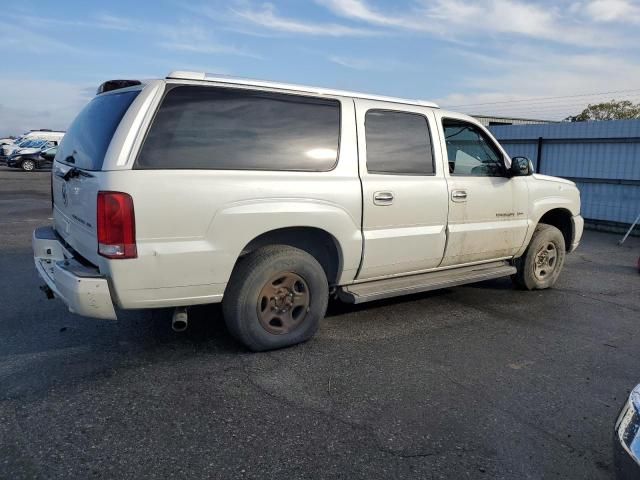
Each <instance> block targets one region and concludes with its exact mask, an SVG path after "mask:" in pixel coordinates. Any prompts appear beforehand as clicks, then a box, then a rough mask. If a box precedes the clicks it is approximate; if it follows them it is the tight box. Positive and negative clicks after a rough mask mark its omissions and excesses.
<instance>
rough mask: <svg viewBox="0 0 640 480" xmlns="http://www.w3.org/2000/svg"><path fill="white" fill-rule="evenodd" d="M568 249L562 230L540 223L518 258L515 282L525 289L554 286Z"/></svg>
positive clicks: (512, 277)
mask: <svg viewBox="0 0 640 480" xmlns="http://www.w3.org/2000/svg"><path fill="white" fill-rule="evenodd" d="M565 256H566V249H565V243H564V236H563V235H562V232H560V230H558V229H557V228H556V227H554V226H552V225H546V224H544V223H541V224H539V225H538V226H537V227H536V229H535V231H534V232H533V237H531V241H530V242H529V246H528V247H527V249H526V250H525V252H524V254H523V255H522V256H521V257H520V258H517V259H516V260H515V262H514V266H515V267H516V268H517V269H518V271H517V272H516V273H515V275H512V276H511V279H512V280H513V283H514V284H515V285H516V286H517V287H518V288H522V289H524V290H544V289H545V288H550V287H553V285H554V284H555V283H556V281H557V280H558V277H559V276H560V271H561V270H562V267H563V265H564V259H565Z"/></svg>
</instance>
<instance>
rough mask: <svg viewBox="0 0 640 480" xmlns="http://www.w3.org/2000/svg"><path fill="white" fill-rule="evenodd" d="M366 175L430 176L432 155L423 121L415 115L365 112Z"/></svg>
mask: <svg viewBox="0 0 640 480" xmlns="http://www.w3.org/2000/svg"><path fill="white" fill-rule="evenodd" d="M364 129H365V137H366V142H367V171H368V172H369V173H386V174H395V175H432V174H433V173H434V168H433V153H432V149H431V135H430V133H429V124H428V123H427V119H426V118H425V117H424V116H422V115H419V114H415V113H407V112H392V111H388V110H369V111H368V112H367V114H366V116H365V126H364Z"/></svg>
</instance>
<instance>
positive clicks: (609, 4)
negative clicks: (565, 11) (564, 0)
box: [574, 0, 640, 23]
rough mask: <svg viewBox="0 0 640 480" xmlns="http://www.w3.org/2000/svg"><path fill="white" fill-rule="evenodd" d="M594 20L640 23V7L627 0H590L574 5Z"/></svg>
mask: <svg viewBox="0 0 640 480" xmlns="http://www.w3.org/2000/svg"><path fill="white" fill-rule="evenodd" d="M574 8H575V9H576V10H584V12H585V13H586V14H587V15H588V16H589V17H590V18H591V19H592V20H593V21H595V22H621V23H640V7H639V6H638V5H634V4H632V3H631V2H628V1H627V0H592V1H589V2H586V3H584V4H582V3H578V4H576V5H575V6H574Z"/></svg>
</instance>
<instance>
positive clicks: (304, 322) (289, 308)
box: [222, 245, 329, 351]
mask: <svg viewBox="0 0 640 480" xmlns="http://www.w3.org/2000/svg"><path fill="white" fill-rule="evenodd" d="M328 301H329V285H328V282H327V277H326V275H325V272H324V269H323V268H322V266H321V265H320V264H319V263H318V261H317V260H316V259H315V258H314V257H313V256H311V255H309V254H308V253H307V252H305V251H303V250H300V249H297V248H293V247H288V246H283V245H273V246H268V247H264V248H261V249H259V250H256V251H255V252H252V253H250V254H248V255H247V256H246V257H243V258H242V259H240V260H239V262H238V265H236V268H235V269H234V271H233V273H232V275H231V279H230V280H229V284H228V285H227V288H226V290H225V293H224V298H223V300H222V311H223V313H224V319H225V322H226V324H227V327H228V329H229V331H230V332H231V334H232V335H233V336H234V337H235V338H236V339H237V340H239V341H240V342H242V343H243V344H244V345H245V346H247V347H248V348H249V349H250V350H253V351H263V350H273V349H276V348H282V347H287V346H290V345H295V344H296V343H301V342H304V341H306V340H309V339H310V338H311V337H312V336H313V335H314V334H315V333H316V331H317V330H318V327H319V324H320V320H321V319H322V318H323V317H324V314H325V312H326V310H327V303H328Z"/></svg>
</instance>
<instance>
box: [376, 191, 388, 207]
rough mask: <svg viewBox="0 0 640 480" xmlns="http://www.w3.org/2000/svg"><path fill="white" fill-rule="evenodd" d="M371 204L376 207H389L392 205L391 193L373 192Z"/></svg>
mask: <svg viewBox="0 0 640 480" xmlns="http://www.w3.org/2000/svg"><path fill="white" fill-rule="evenodd" d="M373 203H375V204H376V205H391V204H392V203H393V192H375V193H374V194H373Z"/></svg>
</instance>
